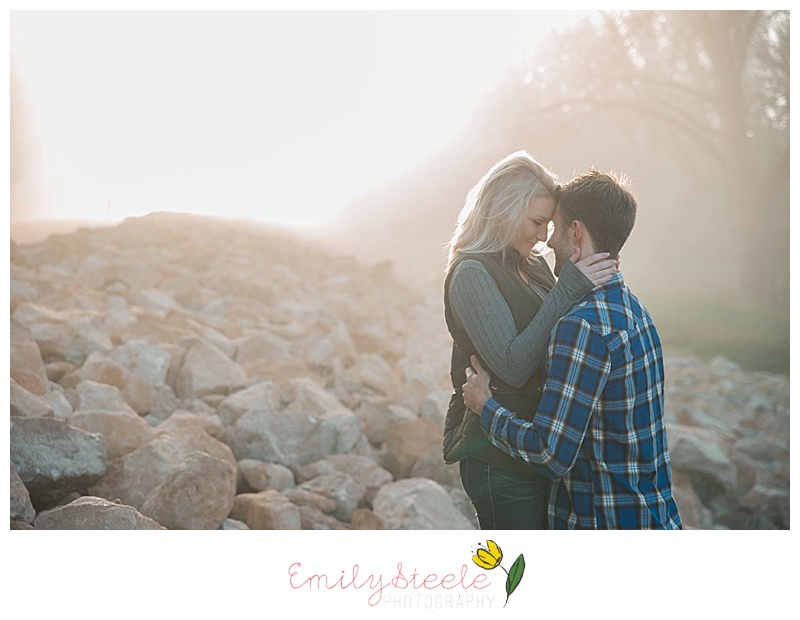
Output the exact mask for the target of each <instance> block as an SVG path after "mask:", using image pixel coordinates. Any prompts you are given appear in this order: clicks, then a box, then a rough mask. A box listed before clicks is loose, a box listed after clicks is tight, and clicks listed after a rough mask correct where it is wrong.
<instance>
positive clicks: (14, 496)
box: [9, 461, 36, 525]
mask: <svg viewBox="0 0 800 620" xmlns="http://www.w3.org/2000/svg"><path fill="white" fill-rule="evenodd" d="M9 492H10V495H11V498H10V505H9V508H10V512H11V520H12V521H21V522H22V523H27V524H28V525H33V519H34V518H35V517H36V509H35V508H34V507H33V504H32V503H31V496H30V494H29V493H28V489H26V488H25V483H24V482H22V478H20V477H19V474H18V473H17V470H16V468H15V467H14V462H13V461H11V481H10V484H9Z"/></svg>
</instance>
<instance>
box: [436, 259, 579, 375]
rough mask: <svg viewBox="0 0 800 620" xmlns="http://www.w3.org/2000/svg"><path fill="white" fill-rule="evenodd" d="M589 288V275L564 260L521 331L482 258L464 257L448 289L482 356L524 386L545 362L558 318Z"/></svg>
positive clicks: (500, 372)
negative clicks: (556, 278)
mask: <svg viewBox="0 0 800 620" xmlns="http://www.w3.org/2000/svg"><path fill="white" fill-rule="evenodd" d="M592 288H593V285H592V283H591V281H590V280H589V278H587V277H586V276H585V275H583V273H581V271H580V270H579V269H578V268H577V267H576V266H575V265H574V264H573V263H572V261H567V262H566V263H565V264H564V267H562V269H561V276H560V277H559V279H558V282H556V285H555V286H554V287H553V290H552V291H551V292H550V294H548V295H547V297H545V300H544V302H543V303H542V307H541V308H540V309H539V312H537V313H536V316H535V317H534V318H533V320H532V321H531V322H530V323H529V324H528V326H527V327H526V328H525V329H524V330H523V331H522V332H519V333H517V328H516V325H515V323H514V317H513V315H512V314H511V310H510V309H509V307H508V304H507V303H506V301H505V299H504V298H503V296H502V294H501V293H500V290H499V289H498V288H497V284H495V282H494V280H493V279H492V277H491V276H490V275H489V272H488V271H487V270H486V268H485V267H484V266H483V265H482V264H481V263H480V261H477V260H470V259H467V260H464V261H462V262H461V263H460V264H459V265H458V266H457V267H456V271H455V272H454V273H453V276H452V278H451V279H450V289H449V291H448V292H449V295H450V304H451V306H452V308H453V312H454V314H455V316H456V318H457V319H458V320H459V321H460V322H461V324H462V325H463V327H464V329H465V330H466V331H467V334H468V335H469V337H470V340H472V343H473V344H474V345H475V348H476V349H477V351H478V353H479V354H480V356H481V358H482V359H483V361H484V362H486V364H488V365H489V368H491V370H492V371H494V373H495V374H496V375H497V376H498V377H500V378H501V379H502V380H503V381H505V382H506V383H508V384H510V385H512V386H514V387H522V386H523V385H524V384H525V382H526V381H527V380H528V378H529V377H530V376H531V375H532V374H533V372H534V371H535V370H536V369H537V368H538V367H539V366H541V365H542V364H543V363H544V359H545V354H546V352H547V344H548V342H549V340H550V332H551V330H552V329H553V327H554V326H555V324H556V321H558V319H559V318H561V317H562V316H564V314H566V312H567V311H568V310H569V309H570V308H571V307H572V306H573V305H574V304H575V302H577V301H578V300H579V299H580V298H581V297H583V296H584V295H585V294H586V293H588V292H589V291H591V290H592Z"/></svg>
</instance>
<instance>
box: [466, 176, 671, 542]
mask: <svg viewBox="0 0 800 620" xmlns="http://www.w3.org/2000/svg"><path fill="white" fill-rule="evenodd" d="M558 200H559V202H558V208H557V209H556V214H555V218H554V222H555V231H554V232H553V235H552V237H551V238H550V240H549V242H548V245H549V246H550V247H551V248H552V249H553V251H554V254H555V260H556V263H555V269H554V271H555V273H556V275H558V274H559V273H560V271H561V267H562V266H563V265H564V263H565V262H566V261H567V260H569V257H570V255H571V254H572V253H573V252H574V251H575V249H576V248H577V249H579V250H580V254H581V256H586V255H588V254H592V253H595V252H603V251H605V252H610V253H611V255H612V256H617V255H618V254H619V251H620V249H621V248H622V245H623V244H624V243H625V241H626V240H627V238H628V235H629V234H630V232H631V229H632V228H633V223H634V220H635V218H636V208H637V206H636V199H635V198H634V197H633V195H632V194H631V193H630V191H629V190H628V189H627V187H626V183H625V181H623V180H620V179H617V178H616V177H614V176H612V175H610V174H606V173H603V172H599V171H597V170H591V171H590V172H588V173H587V174H584V175H582V176H579V177H577V178H575V179H573V180H572V181H571V182H569V183H568V184H566V185H565V186H563V187H562V188H561V189H560V191H559V197H558ZM545 363H546V372H547V378H546V381H545V384H544V388H543V393H542V399H541V402H540V403H539V406H538V408H537V410H536V414H535V415H534V417H533V420H532V421H531V422H525V421H524V420H521V419H520V418H517V417H516V416H515V415H514V413H513V412H511V411H509V410H507V409H505V408H504V407H502V406H501V405H500V404H499V403H498V402H497V401H496V400H494V399H493V398H492V397H491V392H490V390H489V380H488V374H487V373H486V372H485V370H483V369H482V368H481V367H480V363H479V362H478V360H477V359H476V358H475V357H473V358H472V364H473V367H474V368H475V370H476V371H477V372H473V371H472V370H471V369H467V383H465V384H464V388H463V390H464V402H465V404H466V405H467V407H468V408H469V409H471V410H472V411H474V412H480V413H478V415H479V416H480V418H481V426H482V427H483V430H484V432H485V433H486V435H487V436H488V437H489V439H490V440H491V441H492V443H493V444H495V445H496V446H497V447H498V448H500V449H501V450H503V451H505V452H507V453H508V454H510V455H512V456H514V457H516V458H518V459H521V460H523V461H525V462H526V463H528V464H529V465H530V466H531V467H532V468H533V469H535V470H536V471H539V472H542V473H543V474H545V475H546V476H548V477H549V478H550V479H552V480H553V481H554V482H553V485H552V489H551V492H550V500H549V505H548V521H549V526H550V528H551V529H622V528H626V529H633V528H635V529H681V520H680V516H679V515H678V509H677V506H676V505H675V501H674V500H673V498H672V472H671V468H670V462H669V454H668V449H667V436H666V431H665V428H664V418H663V409H664V367H663V361H662V356H661V342H660V340H659V337H658V333H657V331H656V328H655V325H654V324H653V321H652V319H651V318H650V315H649V313H648V312H647V309H646V308H645V307H644V306H643V305H642V304H641V303H640V302H639V300H638V299H637V298H636V296H635V295H634V294H633V293H632V292H631V291H630V289H628V287H627V286H625V283H624V281H623V278H622V273H617V274H616V275H614V276H613V277H612V278H611V280H610V281H608V282H607V283H605V284H602V285H600V286H598V287H595V289H594V290H592V291H591V292H590V293H589V294H587V295H586V296H585V297H583V299H581V300H580V301H579V302H578V303H577V304H576V305H575V306H574V307H573V309H572V310H570V311H569V312H568V313H567V314H566V315H565V316H564V317H563V318H561V319H560V320H559V321H558V323H556V326H555V327H554V328H553V331H552V333H551V338H550V344H549V347H548V352H547V360H546V362H545Z"/></svg>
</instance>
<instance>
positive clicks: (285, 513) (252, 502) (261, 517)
mask: <svg viewBox="0 0 800 620" xmlns="http://www.w3.org/2000/svg"><path fill="white" fill-rule="evenodd" d="M229 516H230V518H231V519H236V520H237V521H241V522H243V523H246V524H247V527H249V528H250V529H251V530H299V529H302V521H301V518H300V510H299V509H298V507H297V506H295V505H294V504H293V503H292V502H290V501H289V500H288V499H287V498H286V496H285V495H284V494H283V493H281V492H280V491H276V490H275V489H267V490H266V491H261V492H260V493H242V494H240V495H237V496H236V499H235V500H234V503H233V508H232V509H231V512H230V515H229Z"/></svg>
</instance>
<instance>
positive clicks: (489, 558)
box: [472, 540, 525, 607]
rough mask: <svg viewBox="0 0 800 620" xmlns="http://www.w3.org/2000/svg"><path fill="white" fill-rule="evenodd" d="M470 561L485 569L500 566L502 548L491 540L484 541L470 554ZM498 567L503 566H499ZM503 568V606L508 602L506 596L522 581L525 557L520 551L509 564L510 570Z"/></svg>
mask: <svg viewBox="0 0 800 620" xmlns="http://www.w3.org/2000/svg"><path fill="white" fill-rule="evenodd" d="M472 561H473V562H475V564H477V565H478V566H480V567H481V568H483V569H485V570H492V569H494V568H497V567H498V566H500V562H502V561H503V550H502V549H501V548H500V547H499V546H498V545H497V543H496V542H494V541H493V540H487V541H486V547H483V546H482V545H478V550H477V551H476V552H475V555H473V556H472ZM500 568H503V567H502V566H500ZM503 570H504V571H505V573H506V602H505V603H504V604H503V607H505V606H506V605H507V604H508V597H509V596H511V593H512V592H513V591H514V590H516V589H517V586H518V585H519V582H520V581H522V575H523V573H524V572H525V558H524V557H523V555H522V554H521V553H520V554H519V557H518V558H517V559H516V560H514V563H513V564H512V565H511V570H510V571H507V570H506V569H505V568H503Z"/></svg>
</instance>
